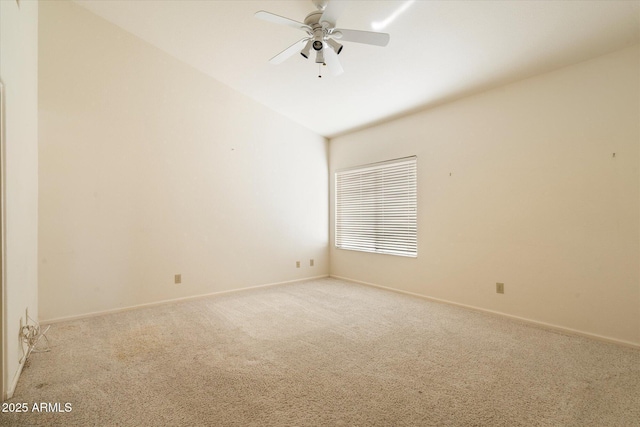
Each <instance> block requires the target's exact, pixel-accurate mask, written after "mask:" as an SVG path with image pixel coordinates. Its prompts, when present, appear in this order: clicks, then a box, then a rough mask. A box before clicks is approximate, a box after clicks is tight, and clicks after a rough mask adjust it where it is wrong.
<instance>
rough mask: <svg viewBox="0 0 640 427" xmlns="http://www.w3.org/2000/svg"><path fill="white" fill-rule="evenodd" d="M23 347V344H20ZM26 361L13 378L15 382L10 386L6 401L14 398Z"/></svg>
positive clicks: (21, 364)
mask: <svg viewBox="0 0 640 427" xmlns="http://www.w3.org/2000/svg"><path fill="white" fill-rule="evenodd" d="M20 345H22V344H20ZM25 362H26V360H23V361H22V363H20V364H19V365H18V369H17V370H16V374H15V375H14V376H13V380H12V381H11V384H9V388H8V389H7V395H6V396H5V397H6V399H5V400H8V399H11V398H12V397H13V393H14V392H15V391H16V387H17V386H18V380H19V379H20V374H22V368H24V364H25Z"/></svg>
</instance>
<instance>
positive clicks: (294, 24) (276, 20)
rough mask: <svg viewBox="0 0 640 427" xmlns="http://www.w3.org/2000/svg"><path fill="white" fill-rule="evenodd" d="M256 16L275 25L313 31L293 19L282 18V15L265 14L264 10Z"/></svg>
mask: <svg viewBox="0 0 640 427" xmlns="http://www.w3.org/2000/svg"><path fill="white" fill-rule="evenodd" d="M254 16H255V17H256V18H258V19H262V20H264V21H269V22H273V23H274V24H280V25H286V26H288V27H292V28H296V29H298V30H303V31H311V27H309V26H308V25H305V24H303V23H302V22H298V21H294V20H293V19H289V18H285V17H284V16H280V15H275V14H273V13H270V12H265V11H264V10H261V11H259V12H256V13H255V15H254Z"/></svg>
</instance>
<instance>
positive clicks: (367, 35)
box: [331, 28, 390, 46]
mask: <svg viewBox="0 0 640 427" xmlns="http://www.w3.org/2000/svg"><path fill="white" fill-rule="evenodd" d="M331 34H332V36H333V37H334V38H336V39H338V40H341V41H346V42H355V43H364V44H372V45H374V46H386V45H387V44H388V43H389V38H390V37H389V34H387V33H374V32H373V31H359V30H343V29H341V28H336V29H335V30H333V32H332V33H331Z"/></svg>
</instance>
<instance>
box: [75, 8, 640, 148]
mask: <svg viewBox="0 0 640 427" xmlns="http://www.w3.org/2000/svg"><path fill="white" fill-rule="evenodd" d="M333 1H340V0H333ZM76 2H77V3H78V4H80V5H82V6H84V7H86V8H87V9H89V10H91V11H92V12H94V13H96V14H98V15H100V16H102V17H103V18H105V19H107V20H109V21H111V22H113V23H114V24H116V25H118V26H120V27H122V28H123V29H125V30H127V31H129V32H131V33H133V34H135V35H136V36H138V37H140V38H141V39H143V40H145V41H147V42H149V43H151V44H152V45H155V46H157V47H158V48H160V49H162V50H164V51H165V52H167V53H169V54H171V55H172V56H174V57H176V58H178V59H180V60H182V61H184V62H186V63H188V64H190V65H192V66H193V67H195V68H197V69H198V70H200V71H202V72H204V73H206V74H208V75H210V76H211V77H213V78H215V79H217V80H219V81H221V82H223V83H225V84H227V85H228V86H230V87H232V88H234V89H236V90H238V91H239V92H242V93H244V94H246V95H247V96H249V97H251V98H253V99H255V100H257V101H258V102H261V103H263V104H265V105H267V106H268V107H270V108H272V109H273V110H275V111H278V112H280V113H282V114H284V115H285V116H288V117H290V118H291V119H293V120H294V121H296V122H298V123H300V124H302V125H303V126H306V127H308V128H309V129H312V130H313V131H315V132H317V133H318V134H321V135H324V136H327V137H331V136H335V135H338V134H341V133H345V132H348V131H350V130H353V129H356V128H360V127H364V126H367V125H369V124H372V123H375V122H379V121H383V120H385V119H388V118H390V117H395V116H398V115H401V114H403V113H406V112H409V111H415V110H418V109H422V108H425V107H428V106H431V105H434V104H437V103H441V102H443V101H447V100H450V99H453V98H456V97H459V96H463V95H466V94H470V93H474V92H478V91H480V90H483V89H486V88H489V87H494V86H497V85H500V84H504V83H507V82H511V81H515V80H518V79H521V78H524V77H528V76H531V75H535V74H538V73H541V72H545V71H550V70H553V69H556V68H559V67H562V66H565V65H569V64H573V63H576V62H579V61H582V60H585V59H588V58H591V57H594V56H598V55H601V54H604V53H607V52H611V51H614V50H617V49H620V48H622V47H625V46H628V45H631V44H634V43H638V42H639V41H640V1H615V0H608V1H591V0H587V1H584V0H581V1H568V0H560V1H512V0H509V1H426V0H423V1H421V0H418V1H415V2H414V3H413V4H411V6H409V8H408V9H407V10H406V12H404V13H403V14H401V15H400V16H399V17H398V18H397V19H396V20H395V21H393V22H392V23H391V24H389V25H388V26H387V27H386V28H385V29H384V30H382V31H384V32H388V33H389V34H391V41H390V43H389V45H388V46H387V47H384V48H382V47H376V46H368V45H363V44H357V43H347V42H345V43H344V45H345V47H344V49H343V52H342V53H341V54H340V57H339V58H340V60H341V63H342V66H343V67H344V70H345V72H344V73H343V74H342V75H340V76H338V77H333V76H331V75H330V74H329V72H328V70H327V69H326V67H324V70H323V78H321V79H319V78H318V77H317V75H318V66H317V65H316V64H315V63H314V62H313V58H310V59H309V60H306V61H305V60H304V59H303V58H302V57H301V56H300V55H294V56H293V57H292V58H290V59H288V60H287V61H286V62H284V63H282V64H280V65H271V64H269V63H268V62H267V61H268V60H269V58H271V57H272V56H274V55H276V54H277V53H278V52H280V51H282V50H284V49H285V48H286V47H288V46H289V45H291V44H293V43H294V42H295V41H297V40H299V39H300V38H302V37H303V36H304V33H303V32H302V31H298V30H296V29H293V28H290V27H283V26H279V25H276V24H272V23H269V22H265V21H261V20H258V19H256V18H254V16H253V14H254V13H255V12H256V11H258V10H266V11H269V12H272V13H275V14H278V15H282V16H285V17H288V18H291V19H294V20H297V21H303V20H304V18H305V16H306V15H307V14H308V13H310V12H312V11H313V10H315V7H314V6H313V4H312V2H311V1H310V0H288V1H272V0H255V1H238V0H235V1H219V0H196V1H192V0H157V1H156V0H126V1H122V0H76ZM403 3H405V1H400V0H397V1H380V0H376V1H351V2H349V4H348V5H347V7H346V8H345V10H344V12H343V14H342V15H341V16H340V18H339V19H338V22H337V26H338V27H342V28H350V29H360V30H368V31H371V30H372V28H371V23H372V22H374V21H381V20H384V19H385V18H387V17H388V16H390V15H391V14H392V13H393V12H394V11H395V10H396V9H398V8H399V7H400V6H402V5H403Z"/></svg>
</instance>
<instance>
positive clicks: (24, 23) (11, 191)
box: [0, 1, 38, 395]
mask: <svg viewBox="0 0 640 427" xmlns="http://www.w3.org/2000/svg"><path fill="white" fill-rule="evenodd" d="M0 79H1V80H2V82H3V84H4V89H5V110H6V111H5V130H4V133H5V152H4V153H3V154H4V159H3V164H2V168H3V171H2V172H3V174H4V182H5V200H4V201H5V214H6V216H5V221H6V222H5V227H6V235H5V244H6V247H5V249H6V252H5V256H6V258H5V261H6V264H5V265H4V267H5V271H4V274H5V295H4V308H5V309H6V310H5V312H4V313H3V315H4V318H3V319H2V320H3V321H2V325H3V328H4V329H3V333H4V339H5V345H6V348H5V350H6V353H5V356H6V364H5V367H6V370H5V371H4V377H5V378H4V385H5V390H3V392H8V394H9V395H11V394H12V393H13V389H14V387H15V385H16V382H17V379H18V375H19V372H20V369H21V365H20V363H19V361H20V359H21V358H22V355H23V354H22V351H23V349H22V345H21V343H20V339H19V333H20V326H21V322H22V324H24V322H25V321H26V310H27V309H28V310H29V317H32V318H34V319H37V313H38V267H37V266H38V264H37V262H38V237H37V231H38V3H37V2H21V3H20V7H18V6H17V4H16V2H14V1H0Z"/></svg>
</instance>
